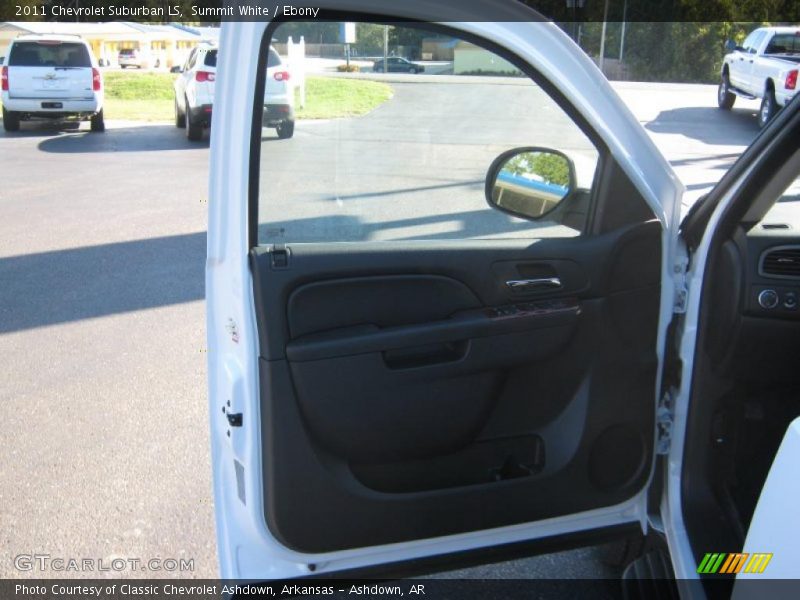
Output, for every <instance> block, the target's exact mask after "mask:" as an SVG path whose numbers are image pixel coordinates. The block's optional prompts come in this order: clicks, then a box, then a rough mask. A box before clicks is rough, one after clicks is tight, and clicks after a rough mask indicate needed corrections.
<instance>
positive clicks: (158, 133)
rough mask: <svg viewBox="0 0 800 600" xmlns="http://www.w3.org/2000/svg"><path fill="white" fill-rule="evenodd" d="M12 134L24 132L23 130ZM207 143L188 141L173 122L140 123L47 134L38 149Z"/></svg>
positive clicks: (154, 148) (93, 150)
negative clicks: (97, 130)
mask: <svg viewBox="0 0 800 600" xmlns="http://www.w3.org/2000/svg"><path fill="white" fill-rule="evenodd" d="M6 135H8V134H6ZM13 135H25V133H24V132H23V133H21V134H13ZM9 137H10V136H9ZM208 145H209V140H208V135H206V137H205V139H204V140H203V141H201V142H190V141H189V140H187V139H186V135H185V134H184V131H183V130H182V129H178V128H177V127H175V126H174V125H143V126H141V127H120V128H112V129H106V131H105V132H104V133H91V132H90V131H88V130H85V131H84V130H82V131H78V132H75V133H71V134H69V135H59V136H57V137H50V138H48V139H46V140H43V141H41V142H40V143H39V150H41V151H42V152H52V153H56V154H65V153H66V154H70V153H100V152H153V151H160V150H202V149H206V150H207V149H208Z"/></svg>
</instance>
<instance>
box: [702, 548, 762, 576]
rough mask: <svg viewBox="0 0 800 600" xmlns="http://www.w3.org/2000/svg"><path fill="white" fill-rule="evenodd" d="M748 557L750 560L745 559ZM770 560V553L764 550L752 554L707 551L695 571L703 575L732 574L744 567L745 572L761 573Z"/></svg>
mask: <svg viewBox="0 0 800 600" xmlns="http://www.w3.org/2000/svg"><path fill="white" fill-rule="evenodd" d="M748 557H749V558H750V560H747V559H748ZM770 560H772V553H766V552H762V553H755V554H752V555H751V554H747V553H735V552H732V553H727V552H708V553H706V555H705V556H704V557H703V560H702V561H700V564H699V565H698V566H697V572H698V573H700V574H703V575H712V574H714V573H720V574H728V575H733V574H736V573H739V572H740V571H741V570H742V567H744V572H745V573H763V572H764V569H766V568H767V565H768V564H769V561H770ZM745 565H747V566H745Z"/></svg>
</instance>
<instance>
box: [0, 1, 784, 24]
mask: <svg viewBox="0 0 800 600" xmlns="http://www.w3.org/2000/svg"><path fill="white" fill-rule="evenodd" d="M328 4H329V6H328V7H327V8H326V7H324V6H322V5H320V4H319V3H315V2H314V1H313V0H297V1H296V2H289V3H281V2H280V1H279V0H3V1H2V2H0V21H71V22H76V21H77V22H102V21H138V22H148V23H166V22H185V23H214V22H221V21H262V20H272V19H275V18H277V19H292V18H298V17H299V18H304V19H314V20H320V21H341V20H343V17H347V18H350V19H352V18H353V15H352V14H351V15H349V16H347V15H344V11H347V9H348V5H350V2H348V1H347V0H344V1H343V2H341V3H335V4H333V5H332V6H333V8H331V5H330V3H328ZM368 4H369V6H370V9H369V10H370V13H371V14H370V16H371V17H373V18H374V17H379V16H381V15H383V16H385V17H388V20H398V17H400V18H402V17H403V15H402V14H397V13H398V12H399V10H398V7H402V6H405V7H408V6H410V5H412V4H416V2H415V0H403V1H402V2H398V1H397V0H372V1H371V2H369V3H368ZM422 4H424V5H425V14H426V17H425V19H424V20H427V21H459V20H466V17H467V16H468V17H469V20H472V21H475V20H479V21H537V20H542V19H546V20H553V21H558V22H570V21H578V22H598V21H627V22H741V23H744V22H746V23H769V24H795V23H798V22H800V0H436V1H433V0H427V1H424V2H422ZM528 7H529V9H533V10H529V9H528ZM362 14H363V13H362Z"/></svg>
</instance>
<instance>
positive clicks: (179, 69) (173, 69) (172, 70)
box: [169, 65, 183, 73]
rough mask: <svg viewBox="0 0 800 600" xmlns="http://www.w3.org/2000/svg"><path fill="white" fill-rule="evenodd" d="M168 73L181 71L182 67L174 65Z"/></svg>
mask: <svg viewBox="0 0 800 600" xmlns="http://www.w3.org/2000/svg"><path fill="white" fill-rule="evenodd" d="M169 72H170V73H183V69H182V68H181V66H180V65H175V66H174V67H172V68H171V69H170V70H169Z"/></svg>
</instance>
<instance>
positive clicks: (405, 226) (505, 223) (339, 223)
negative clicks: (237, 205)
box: [258, 207, 563, 244]
mask: <svg viewBox="0 0 800 600" xmlns="http://www.w3.org/2000/svg"><path fill="white" fill-rule="evenodd" d="M546 226H553V223H552V222H549V223H548V222H544V221H542V222H540V224H536V223H534V222H531V221H525V220H523V219H517V218H514V217H511V216H509V215H506V214H503V213H500V212H499V211H493V210H491V209H489V208H488V207H487V208H486V209H485V210H473V211H469V212H459V213H448V214H441V215H429V216H425V217H415V218H411V219H394V220H391V221H389V220H387V221H379V222H365V221H364V220H362V219H361V218H359V217H358V216H355V215H325V216H320V217H308V218H303V219H291V220H287V221H272V222H270V223H266V224H265V223H260V224H259V226H258V239H259V242H260V243H267V244H274V243H292V242H294V243H303V242H343V241H347V242H366V241H401V240H415V241H423V240H428V241H432V240H464V239H481V238H505V239H509V238H524V239H530V240H533V239H536V238H537V237H538V235H540V234H537V231H536V230H537V229H542V228H543V227H546ZM415 228H416V230H415ZM389 232H391V234H389V235H387V233H389ZM562 233H563V230H562Z"/></svg>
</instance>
